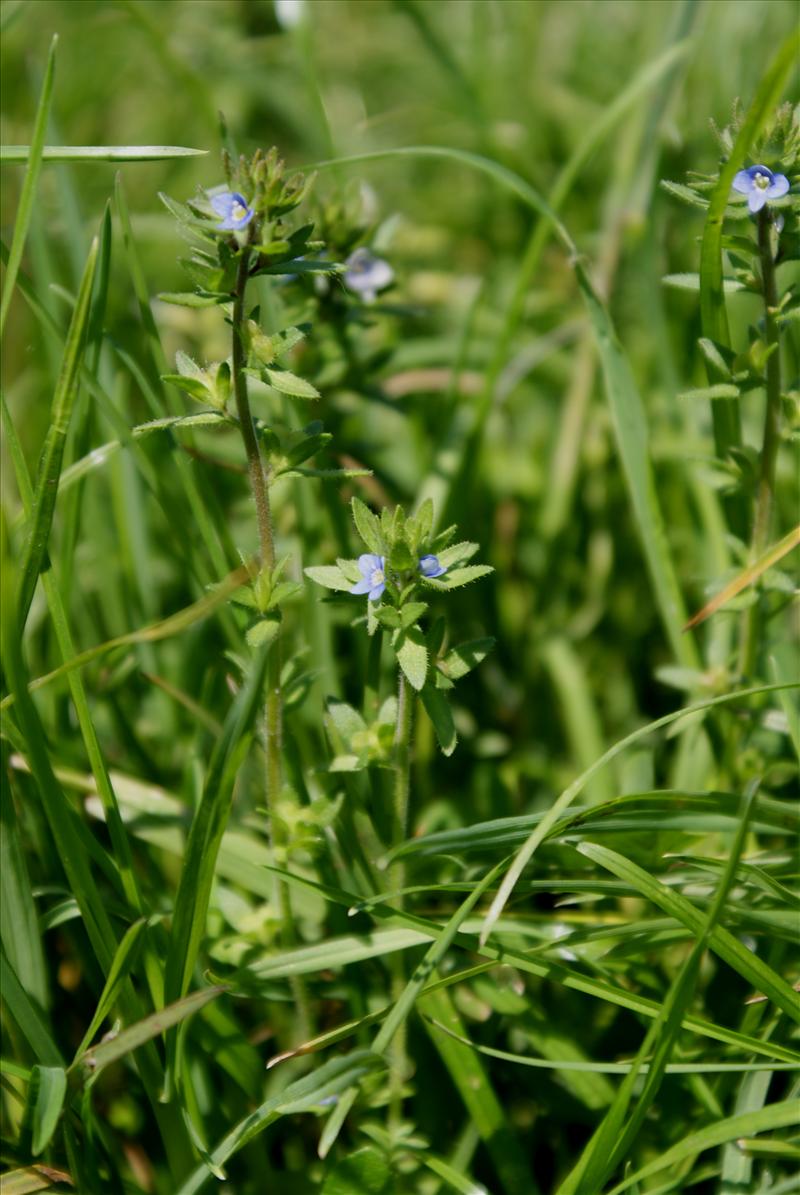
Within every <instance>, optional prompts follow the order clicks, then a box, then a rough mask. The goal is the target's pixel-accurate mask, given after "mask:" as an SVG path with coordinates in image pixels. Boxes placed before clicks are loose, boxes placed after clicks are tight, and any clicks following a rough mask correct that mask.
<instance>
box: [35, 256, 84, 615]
mask: <svg viewBox="0 0 800 1195" xmlns="http://www.w3.org/2000/svg"><path fill="white" fill-rule="evenodd" d="M96 262H97V240H96V239H95V240H94V241H93V242H92V247H91V249H90V250H89V256H88V258H87V260H86V267H85V269H84V272H83V278H82V279H81V284H80V288H79V290H78V297H77V300H76V302H75V309H74V311H73V313H72V319H71V320H70V325H69V331H68V332H67V339H66V343H65V346H64V356H63V359H62V362H61V372H60V374H59V378H58V383H57V385H56V391H55V394H54V396H53V407H52V411H51V415H50V427H49V429H48V432H47V437H46V439H45V444H44V448H43V451H42V458H41V463H40V465H39V472H38V475H37V478H36V487H35V492H34V498H33V507H32V510H31V516H30V529H29V532H28V541H27V544H26V546H25V551H24V554H23V560H22V568H21V575H20V583H19V593H18V599H17V617H18V619H19V631H20V633H21V631H22V629H23V627H24V626H25V622H26V619H27V617H28V611H29V609H30V605H31V601H32V600H33V592H34V589H35V588H36V581H37V579H38V577H39V573H40V572H41V570H42V568H43V567H44V566H45V560H46V552H47V541H48V539H49V536H50V528H51V525H52V522H53V512H54V510H55V504H56V495H57V493H58V479H59V476H60V474H61V463H62V461H63V458H64V446H65V443H66V436H67V430H68V428H69V421H70V416H71V414H72V408H73V405H74V402H75V398H76V395H77V390H78V378H79V374H80V368H81V364H82V360H83V352H84V345H85V336H86V328H87V325H88V321H89V311H90V301H91V296H92V285H93V282H94V272H95V265H96Z"/></svg>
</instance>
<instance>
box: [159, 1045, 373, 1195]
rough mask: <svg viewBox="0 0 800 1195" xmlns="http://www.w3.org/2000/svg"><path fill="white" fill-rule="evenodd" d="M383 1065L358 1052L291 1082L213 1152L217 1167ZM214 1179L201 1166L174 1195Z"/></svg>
mask: <svg viewBox="0 0 800 1195" xmlns="http://www.w3.org/2000/svg"><path fill="white" fill-rule="evenodd" d="M383 1066H384V1063H383V1061H382V1059H380V1058H378V1057H377V1055H376V1054H374V1053H372V1052H371V1051H369V1050H358V1051H354V1052H353V1053H351V1054H345V1055H343V1056H342V1057H341V1058H334V1059H332V1060H331V1061H330V1062H326V1063H323V1065H322V1066H320V1067H318V1069H317V1070H315V1071H313V1072H312V1073H311V1074H310V1075H304V1076H303V1078H302V1079H297V1080H296V1081H295V1082H294V1083H290V1084H289V1086H288V1087H286V1088H285V1089H284V1090H283V1091H280V1092H278V1093H277V1095H273V1096H271V1097H270V1098H269V1099H267V1100H266V1101H265V1102H264V1103H263V1104H261V1105H260V1107H258V1108H256V1109H255V1111H254V1112H251V1113H250V1115H249V1116H247V1117H246V1118H245V1119H244V1120H242V1121H241V1122H240V1123H239V1124H237V1125H236V1126H235V1128H233V1129H232V1130H231V1132H230V1133H228V1135H227V1136H226V1137H224V1138H223V1140H222V1141H221V1142H220V1144H219V1145H218V1146H217V1147H216V1148H215V1149H213V1150H211V1153H210V1157H211V1160H212V1162H213V1163H214V1165H215V1166H224V1164H225V1162H227V1160H228V1158H230V1157H231V1156H232V1155H233V1154H234V1153H236V1151H237V1150H239V1149H241V1148H242V1147H243V1146H244V1145H246V1144H247V1142H248V1141H252V1140H253V1138H254V1137H256V1136H257V1135H258V1134H259V1133H262V1132H263V1131H264V1129H266V1128H268V1127H269V1125H271V1124H273V1123H274V1121H276V1120H278V1119H279V1118H280V1117H281V1116H288V1115H295V1114H297V1113H299V1112H307V1111H310V1110H312V1109H314V1108H315V1107H319V1106H320V1105H322V1104H323V1103H324V1102H325V1101H330V1100H331V1098H332V1097H339V1096H340V1095H341V1093H342V1092H343V1091H346V1090H347V1089H348V1088H349V1087H351V1086H352V1084H353V1083H356V1082H358V1080H359V1079H361V1078H363V1077H364V1076H365V1075H368V1074H370V1073H372V1072H375V1071H377V1070H380V1069H382V1068H383ZM211 1177H212V1175H211V1172H210V1170H208V1169H207V1168H206V1167H205V1166H202V1167H198V1168H197V1169H196V1170H195V1171H194V1172H193V1173H192V1174H191V1175H190V1176H189V1178H188V1179H187V1180H186V1181H185V1182H184V1183H183V1185H182V1186H181V1187H180V1189H179V1190H178V1191H176V1193H175V1195H195V1192H196V1191H199V1190H201V1189H202V1187H203V1186H204V1185H205V1184H206V1182H207V1181H208V1180H209V1179H210V1178H211Z"/></svg>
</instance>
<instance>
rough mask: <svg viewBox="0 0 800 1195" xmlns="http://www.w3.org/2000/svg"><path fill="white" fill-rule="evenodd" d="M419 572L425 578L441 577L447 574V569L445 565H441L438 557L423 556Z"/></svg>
mask: <svg viewBox="0 0 800 1195" xmlns="http://www.w3.org/2000/svg"><path fill="white" fill-rule="evenodd" d="M419 571H420V572H421V573H422V575H423V577H441V575H442V573H446V572H447V569H446V567H445V566H444V565H443V564H440V563H439V557H438V556H421V557H420V561H419Z"/></svg>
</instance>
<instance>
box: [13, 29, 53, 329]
mask: <svg viewBox="0 0 800 1195" xmlns="http://www.w3.org/2000/svg"><path fill="white" fill-rule="evenodd" d="M57 45H58V35H55V36H54V37H53V40H52V41H51V43H50V53H49V54H48V57H47V67H46V69H45V73H44V81H43V83H42V90H41V93H40V95H39V106H38V108H37V109H36V119H35V121H34V126H33V137H32V138H31V145H30V149H29V150H28V151H27V152H26V155H25V157H24V158H23V159H19V160H21V161H25V162H27V164H28V167H27V170H26V171H25V181H24V182H23V184H22V194H21V195H20V200H19V209H18V211H17V218H16V221H15V223H14V235H13V237H12V240H11V247H10V249H9V254H8V263H7V265H6V277H5V281H4V283H3V294H2V298H0V336H2V334H3V331H4V329H5V326H6V316H7V315H8V309H9V307H10V305H11V296H12V294H13V293H14V285H15V283H16V280H17V272H18V270H19V266H20V262H21V261H22V252H23V249H24V248H25V241H26V239H27V236H28V229H29V227H30V223H31V216H32V215H33V209H34V204H35V200H36V185H37V183H38V181H39V170H40V168H41V164H42V151H43V149H44V139H45V135H46V131H47V121H48V117H49V115H50V101H51V99H52V95H53V75H54V72H55V66H56V46H57Z"/></svg>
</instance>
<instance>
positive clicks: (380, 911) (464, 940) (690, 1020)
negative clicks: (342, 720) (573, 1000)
mask: <svg viewBox="0 0 800 1195" xmlns="http://www.w3.org/2000/svg"><path fill="white" fill-rule="evenodd" d="M269 870H272V869H269ZM274 870H278V869H274ZM489 874H491V873H489ZM281 875H282V876H283V877H284V879H285V880H286V882H287V883H289V884H294V885H296V886H298V887H301V888H303V887H305V888H307V889H309V890H310V891H312V892H315V893H317V894H318V895H320V896H322V897H323V898H324V899H325V900H329V901H333V902H334V903H335V904H339V905H344V907H345V908H348V909H349V908H352V907H353V906H354V905H355V904H357V903H358V899H359V898H358V896H357V895H355V894H354V893H352V892H345V891H343V890H342V889H340V888H336V887H333V886H332V885H330V884H319V883H317V882H316V881H314V880H310V879H308V878H307V877H305V876H300V875H296V874H295V873H293V872H290V871H285V870H281ZM371 912H372V916H373V917H375V919H376V920H378V921H388V922H390V923H391V924H393V925H402V926H407V927H408V928H409V929H419V930H421V931H422V932H423V933H428V934H430V936H431V938H436V937H438V936H439V934H440V933H441V926H440V925H438V924H437V923H436V922H434V921H431V920H430V919H429V918H425V917H419V916H417V915H416V914H412V913H408V912H406V911H405V910H398V909H393V908H390V907H387V906H384V905H378V906H376V907H375V908H373V909H372V910H371ZM455 941H456V945H458V946H462V947H463V948H464V949H465V950H467V951H469V952H470V953H474V954H478V955H480V956H481V957H482V958H485V959H493V960H494V961H496V962H498V963H501V964H504V965H508V966H511V967H516V968H517V969H518V970H520V971H524V972H525V973H526V974H529V975H535V976H537V977H538V978H540V979H546V980H548V981H549V982H552V983H557V984H562V985H563V986H564V987H566V988H569V989H571V990H573V991H577V992H583V993H584V994H585V995H588V996H592V997H594V998H596V999H600V1000H605V1001H608V1002H609V1003H610V1004H616V1005H617V1006H618V1007H620V1008H626V1009H628V1010H629V1011H630V1012H635V1013H637V1014H639V1015H641V1016H645V1017H648V1018H651V1017H655V1016H657V1015H658V1012H659V1010H660V1008H661V1005H660V1004H659V1003H657V1002H656V1001H655V1000H649V999H648V998H647V997H644V996H640V995H638V994H637V993H635V992H630V991H627V990H625V989H623V988H618V987H615V986H613V985H612V984H609V983H606V982H605V981H603V980H598V979H594V978H593V977H592V976H590V975H586V974H584V973H582V972H579V971H574V970H572V969H571V968H569V967H565V966H563V965H562V964H561V963H559V962H554V961H553V960H551V959H547V960H539V959H537V958H534V957H531V955H529V954H526V953H524V952H523V951H521V950H514V949H512V948H510V947H502V948H499V947H493V946H489V945H485V946H481V945H479V944H478V943H477V942H476V941H475V938H474V937H473V936H472V935H467V934H464V935H461V934H458V935H457V937H456V940H455ZM684 1027H685V1028H686V1029H689V1030H691V1031H692V1032H693V1033H699V1034H701V1035H702V1036H704V1037H710V1038H713V1039H714V1040H715V1041H720V1042H724V1043H725V1044H726V1045H731V1046H735V1047H736V1048H737V1049H739V1050H741V1051H742V1052H744V1053H753V1054H758V1055H764V1056H766V1057H768V1058H775V1059H779V1060H780V1061H784V1062H795V1063H796V1062H798V1061H800V1054H797V1053H796V1052H795V1051H794V1050H790V1049H788V1048H786V1047H785V1046H781V1045H778V1044H777V1043H775V1042H771V1041H762V1040H761V1039H760V1038H757V1037H753V1036H751V1035H749V1034H744V1033H739V1032H737V1031H736V1030H732V1029H727V1028H726V1027H725V1026H723V1025H715V1024H712V1023H711V1022H710V1021H706V1020H703V1019H702V1018H701V1017H697V1016H695V1015H693V1014H687V1016H686V1017H685V1018H684Z"/></svg>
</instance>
